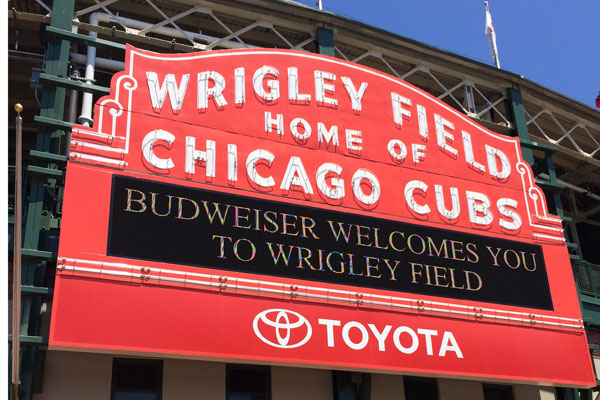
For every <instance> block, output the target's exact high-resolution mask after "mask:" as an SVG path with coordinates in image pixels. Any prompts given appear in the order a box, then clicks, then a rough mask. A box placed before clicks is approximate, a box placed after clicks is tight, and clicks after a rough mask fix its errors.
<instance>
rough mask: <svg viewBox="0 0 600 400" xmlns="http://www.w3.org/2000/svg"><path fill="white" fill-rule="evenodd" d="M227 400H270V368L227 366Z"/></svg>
mask: <svg viewBox="0 0 600 400" xmlns="http://www.w3.org/2000/svg"><path fill="white" fill-rule="evenodd" d="M226 386H227V395H226V399H227V400H270V399H271V371H270V369H269V367H263V366H254V365H227V382H226Z"/></svg>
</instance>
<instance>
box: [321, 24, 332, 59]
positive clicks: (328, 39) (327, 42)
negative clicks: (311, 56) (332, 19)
mask: <svg viewBox="0 0 600 400" xmlns="http://www.w3.org/2000/svg"><path fill="white" fill-rule="evenodd" d="M317 47H318V48H317V51H318V52H319V54H323V55H326V56H330V57H335V47H334V40H333V31H332V30H331V29H327V28H322V27H318V28H317Z"/></svg>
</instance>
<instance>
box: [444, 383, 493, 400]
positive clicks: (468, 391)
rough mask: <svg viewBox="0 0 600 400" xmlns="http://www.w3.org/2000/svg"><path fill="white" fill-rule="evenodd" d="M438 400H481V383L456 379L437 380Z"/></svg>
mask: <svg viewBox="0 0 600 400" xmlns="http://www.w3.org/2000/svg"><path fill="white" fill-rule="evenodd" d="M437 383H438V391H439V394H440V400H465V399H468V400H483V387H482V386H481V382H477V381H466V380H458V379H438V380H437Z"/></svg>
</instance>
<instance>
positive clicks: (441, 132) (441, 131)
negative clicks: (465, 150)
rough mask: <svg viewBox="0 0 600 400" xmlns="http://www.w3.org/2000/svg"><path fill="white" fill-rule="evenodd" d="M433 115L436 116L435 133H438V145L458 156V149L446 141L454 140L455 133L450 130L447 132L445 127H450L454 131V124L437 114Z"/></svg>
mask: <svg viewBox="0 0 600 400" xmlns="http://www.w3.org/2000/svg"><path fill="white" fill-rule="evenodd" d="M433 117H434V118H435V133H436V135H437V144H438V146H439V147H440V148H441V149H442V150H443V151H445V152H446V153H450V154H452V155H453V156H454V157H456V156H458V151H457V150H456V149H455V148H453V147H450V146H448V143H446V139H449V140H450V141H451V142H454V135H453V134H451V133H450V132H447V131H446V129H445V128H448V129H450V130H451V131H453V130H454V124H453V123H452V122H450V121H448V120H446V119H444V118H442V117H440V116H439V115H437V114H433Z"/></svg>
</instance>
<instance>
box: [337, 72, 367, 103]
mask: <svg viewBox="0 0 600 400" xmlns="http://www.w3.org/2000/svg"><path fill="white" fill-rule="evenodd" d="M342 82H344V87H345V88H346V92H347V93H348V96H349V97H350V100H352V109H353V110H354V111H360V110H361V108H362V105H361V103H362V98H363V96H364V95H365V90H367V82H363V83H361V84H360V89H358V91H357V90H356V88H355V87H354V83H352V79H350V78H348V77H346V76H342Z"/></svg>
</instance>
